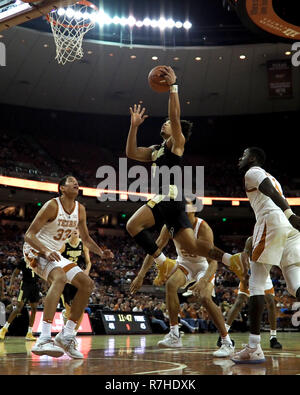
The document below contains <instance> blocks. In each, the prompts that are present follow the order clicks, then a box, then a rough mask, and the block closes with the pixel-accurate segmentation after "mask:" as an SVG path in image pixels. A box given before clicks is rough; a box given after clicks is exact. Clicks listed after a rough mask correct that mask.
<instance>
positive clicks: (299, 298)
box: [296, 287, 300, 302]
mask: <svg viewBox="0 0 300 395" xmlns="http://www.w3.org/2000/svg"><path fill="white" fill-rule="evenodd" d="M296 298H297V301H298V302H300V287H299V288H298V289H297V292H296Z"/></svg>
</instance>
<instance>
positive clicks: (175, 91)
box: [170, 85, 178, 93]
mask: <svg viewBox="0 0 300 395" xmlns="http://www.w3.org/2000/svg"><path fill="white" fill-rule="evenodd" d="M170 93H178V85H171V86H170Z"/></svg>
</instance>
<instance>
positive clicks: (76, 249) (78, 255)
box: [62, 239, 85, 269]
mask: <svg viewBox="0 0 300 395" xmlns="http://www.w3.org/2000/svg"><path fill="white" fill-rule="evenodd" d="M62 256H63V257H65V258H67V259H68V260H69V261H71V262H74V263H76V264H77V265H78V266H79V267H80V268H81V269H85V259H84V254H83V243H82V241H81V239H79V240H78V243H77V245H73V244H71V243H70V240H69V239H68V240H67V241H66V244H65V250H64V252H63V253H62Z"/></svg>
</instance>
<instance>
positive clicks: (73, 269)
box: [23, 248, 82, 284]
mask: <svg viewBox="0 0 300 395" xmlns="http://www.w3.org/2000/svg"><path fill="white" fill-rule="evenodd" d="M56 252H57V251H56ZM57 254H58V255H59V256H60V261H48V260H47V259H45V258H42V257H40V256H38V254H37V252H36V251H35V250H33V249H30V248H23V255H24V260H25V262H26V264H27V266H29V267H30V268H31V269H32V270H33V271H34V272H35V273H36V274H37V275H38V276H40V277H41V278H43V279H44V280H46V281H47V279H48V275H49V273H50V272H51V271H52V270H53V269H55V268H56V267H61V268H62V269H63V271H64V272H65V273H66V276H67V281H68V283H70V284H71V282H72V280H73V278H74V277H75V275H76V274H77V273H80V272H82V270H81V269H80V267H79V266H77V265H76V263H74V262H71V261H69V260H68V259H66V258H64V257H63V256H62V255H61V254H60V253H59V252H57Z"/></svg>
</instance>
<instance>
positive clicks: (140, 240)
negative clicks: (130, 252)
mask: <svg viewBox="0 0 300 395" xmlns="http://www.w3.org/2000/svg"><path fill="white" fill-rule="evenodd" d="M133 238H134V240H135V241H136V242H137V244H138V245H139V246H141V247H142V248H143V249H144V250H145V251H146V253H147V254H149V255H153V254H154V253H155V251H157V249H158V247H157V244H156V243H155V241H154V239H153V237H152V235H151V233H150V232H149V231H148V230H147V229H144V230H142V231H141V232H140V233H138V234H137V235H135V236H134V237H133Z"/></svg>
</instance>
